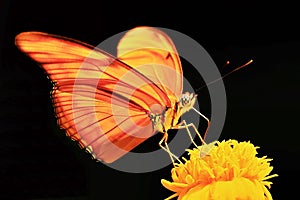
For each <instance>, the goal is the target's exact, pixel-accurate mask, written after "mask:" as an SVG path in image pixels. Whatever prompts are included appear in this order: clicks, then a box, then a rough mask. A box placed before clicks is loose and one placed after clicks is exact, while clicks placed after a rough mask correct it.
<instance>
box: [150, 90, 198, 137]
mask: <svg viewBox="0 0 300 200" xmlns="http://www.w3.org/2000/svg"><path fill="white" fill-rule="evenodd" d="M196 98H197V95H195V94H193V93H189V92H186V93H184V94H182V95H181V97H180V99H179V100H178V101H175V103H173V105H172V106H171V107H166V108H165V109H164V110H162V112H155V111H151V112H150V114H149V117H150V119H151V121H152V124H153V127H154V129H155V130H156V131H158V132H162V133H164V132H166V131H168V130H169V129H171V128H172V127H175V126H176V125H177V124H178V121H179V118H180V117H181V116H182V115H183V114H184V113H185V112H187V111H189V110H190V109H192V108H193V106H194V104H195V101H196Z"/></svg>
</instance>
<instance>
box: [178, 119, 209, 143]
mask: <svg viewBox="0 0 300 200" xmlns="http://www.w3.org/2000/svg"><path fill="white" fill-rule="evenodd" d="M188 127H192V128H193V129H194V130H195V132H196V134H197V136H198V137H199V139H200V141H201V142H202V144H206V143H205V141H204V139H203V138H202V136H201V134H200V133H199V131H198V129H197V128H196V126H195V124H193V123H190V124H187V123H186V121H185V120H182V121H181V122H180V123H179V124H178V125H177V126H174V127H172V129H186V130H187V132H188V135H189V137H190V140H191V142H192V143H193V144H194V145H195V147H198V146H197V144H196V143H195V142H194V140H193V137H192V135H191V132H190V130H189V128H188ZM206 132H207V130H206Z"/></svg>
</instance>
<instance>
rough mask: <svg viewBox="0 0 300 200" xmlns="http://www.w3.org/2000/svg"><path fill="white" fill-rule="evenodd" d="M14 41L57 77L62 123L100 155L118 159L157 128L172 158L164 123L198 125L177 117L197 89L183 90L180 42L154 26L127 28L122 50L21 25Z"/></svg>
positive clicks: (58, 111) (168, 125)
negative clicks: (26, 29) (107, 49)
mask: <svg viewBox="0 0 300 200" xmlns="http://www.w3.org/2000/svg"><path fill="white" fill-rule="evenodd" d="M15 42H16V45H17V46H18V48H19V49H20V50H21V51H23V52H24V53H26V54H28V55H29V56H30V57H31V58H32V59H33V60H35V61H37V62H38V63H39V64H40V65H41V66H42V68H43V69H44V70H45V71H46V73H47V74H48V76H49V78H50V79H51V81H52V82H53V84H54V87H53V91H52V99H53V104H54V107H55V112H56V116H57V119H58V124H59V126H60V127H61V128H63V129H64V130H66V133H67V135H68V136H69V137H70V138H71V139H73V140H75V141H77V142H78V143H79V144H80V146H81V147H82V148H84V149H87V150H88V151H89V152H90V153H91V154H92V155H93V156H94V157H95V158H97V159H98V160H101V161H104V162H107V163H111V162H114V161H115V160H117V159H119V158H120V157H121V156H123V155H124V154H126V153H127V152H128V151H130V150H132V149H133V148H135V147H136V146H137V145H139V144H141V143H142V142H143V141H145V140H146V139H147V138H149V137H151V136H152V135H154V134H155V133H156V132H162V133H163V134H164V135H163V138H162V140H161V141H160V142H159V145H160V147H161V148H163V149H164V150H166V151H167V152H168V153H169V154H170V156H171V159H172V160H173V158H172V156H173V157H176V156H175V155H173V154H172V153H171V152H170V150H169V148H168V145H167V139H168V134H167V131H168V130H169V129H178V128H186V127H188V126H192V127H193V128H194V129H195V131H196V132H197V129H196V128H195V126H194V125H193V124H186V122H185V121H183V122H181V123H179V124H178V120H179V118H180V117H181V115H182V114H184V113H185V112H187V111H189V110H190V109H193V105H194V103H195V101H196V95H195V94H190V93H188V92H187V93H184V94H182V87H183V75H182V68H181V62H180V58H179V56H178V53H177V50H176V48H175V46H174V44H173V42H172V40H171V39H170V38H169V37H168V36H167V35H166V34H165V33H163V32H162V31H160V30H158V29H156V28H152V27H137V28H134V29H132V30H130V31H128V32H127V33H126V34H125V35H124V36H123V38H122V39H121V40H120V41H119V44H118V47H117V51H118V56H117V58H116V57H114V56H112V55H110V54H108V53H107V52H104V51H102V50H100V49H98V48H95V47H93V46H91V45H88V44H85V43H82V42H79V41H76V40H73V39H69V38H66V37H61V36H57V35H51V34H47V33H42V32H24V33H21V34H19V35H17V37H16V40H15ZM199 114H200V115H201V116H203V115H202V114H201V113H199ZM203 117H204V118H205V119H206V120H207V121H208V123H209V120H208V119H207V118H206V117H205V116H203ZM197 134H198V135H199V137H200V138H201V136H200V134H199V133H198V132H197ZM191 139H192V138H191ZM202 142H203V140H202ZM163 143H164V145H163Z"/></svg>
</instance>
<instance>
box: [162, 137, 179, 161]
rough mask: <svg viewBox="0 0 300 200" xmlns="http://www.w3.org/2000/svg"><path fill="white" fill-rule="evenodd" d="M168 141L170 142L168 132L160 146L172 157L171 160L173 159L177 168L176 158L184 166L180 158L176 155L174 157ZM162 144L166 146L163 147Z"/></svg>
mask: <svg viewBox="0 0 300 200" xmlns="http://www.w3.org/2000/svg"><path fill="white" fill-rule="evenodd" d="M167 141H168V133H167V132H164V136H163V137H162V139H161V140H160V141H159V143H158V145H159V146H160V148H162V149H163V150H164V151H166V152H167V153H168V154H169V156H170V158H171V160H172V163H173V165H174V166H175V162H174V158H175V159H176V160H177V161H178V162H179V163H181V164H182V162H181V161H180V160H179V158H178V157H177V156H176V155H174V154H173V153H172V152H171V151H170V148H169V146H168V143H167ZM162 143H164V145H163V144H162Z"/></svg>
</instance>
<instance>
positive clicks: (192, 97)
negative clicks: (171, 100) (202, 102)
mask: <svg viewBox="0 0 300 200" xmlns="http://www.w3.org/2000/svg"><path fill="white" fill-rule="evenodd" d="M196 99H197V95H196V94H194V93H189V92H185V93H183V94H182V95H181V97H180V100H179V109H180V110H181V113H182V114H183V113H185V112H187V111H189V110H190V109H192V108H193V106H194V104H195V102H196Z"/></svg>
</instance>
